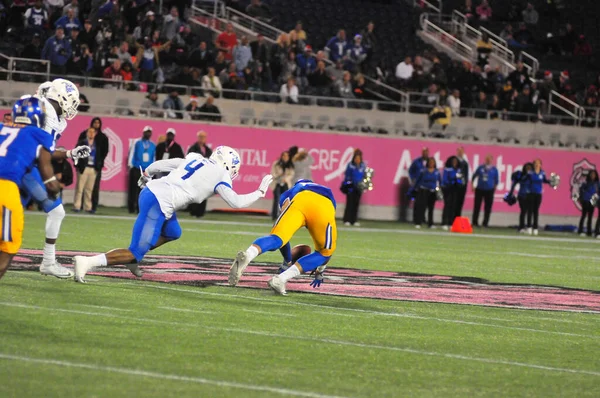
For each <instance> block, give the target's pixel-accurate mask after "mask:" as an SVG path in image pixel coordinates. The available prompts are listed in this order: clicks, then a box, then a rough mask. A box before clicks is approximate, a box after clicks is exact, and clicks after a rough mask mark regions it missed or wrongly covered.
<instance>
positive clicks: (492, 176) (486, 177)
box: [473, 165, 498, 191]
mask: <svg viewBox="0 0 600 398" xmlns="http://www.w3.org/2000/svg"><path fill="white" fill-rule="evenodd" d="M476 178H477V189H480V190H482V191H491V190H493V189H494V188H495V187H496V185H498V169H496V167H494V166H485V165H481V166H479V167H478V168H477V170H476V171H475V173H474V174H473V181H475V179H476Z"/></svg>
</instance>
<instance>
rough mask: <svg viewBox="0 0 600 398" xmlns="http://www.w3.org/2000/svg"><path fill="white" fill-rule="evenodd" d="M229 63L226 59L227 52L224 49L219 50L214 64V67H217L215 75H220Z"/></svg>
mask: <svg viewBox="0 0 600 398" xmlns="http://www.w3.org/2000/svg"><path fill="white" fill-rule="evenodd" d="M227 65H228V62H227V60H226V59H225V54H224V53H223V52H222V51H218V52H217V55H216V57H215V61H214V62H213V64H212V67H213V68H215V75H217V76H219V74H220V73H221V72H222V71H223V69H227ZM210 66H211V65H209V67H210ZM207 73H208V72H207Z"/></svg>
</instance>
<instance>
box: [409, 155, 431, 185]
mask: <svg viewBox="0 0 600 398" xmlns="http://www.w3.org/2000/svg"><path fill="white" fill-rule="evenodd" d="M426 163H427V160H425V159H423V158H422V157H418V158H416V159H415V160H413V162H412V163H411V164H410V167H409V168H408V177H409V178H410V180H411V181H415V180H416V179H417V178H418V177H419V174H421V170H423V169H424V168H425V164H426Z"/></svg>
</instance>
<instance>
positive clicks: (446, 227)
mask: <svg viewBox="0 0 600 398" xmlns="http://www.w3.org/2000/svg"><path fill="white" fill-rule="evenodd" d="M442 229H443V230H444V231H447V230H449V229H450V228H449V227H448V226H447V225H442Z"/></svg>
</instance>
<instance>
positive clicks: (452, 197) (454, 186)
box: [442, 156, 462, 230]
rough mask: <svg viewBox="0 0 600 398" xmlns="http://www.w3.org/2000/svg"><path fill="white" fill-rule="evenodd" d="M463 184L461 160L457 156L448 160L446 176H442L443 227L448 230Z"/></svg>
mask: <svg viewBox="0 0 600 398" xmlns="http://www.w3.org/2000/svg"><path fill="white" fill-rule="evenodd" d="M461 186H462V175H461V173H460V162H459V160H458V158H457V157H456V156H450V157H449V158H448V160H446V167H445V168H444V176H443V177H442V192H443V193H444V211H443V212H442V228H443V229H444V230H448V229H449V228H450V226H452V223H453V222H454V218H455V217H456V213H455V212H456V200H457V199H458V190H459V189H460V187H461Z"/></svg>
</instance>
